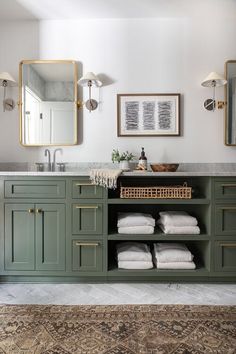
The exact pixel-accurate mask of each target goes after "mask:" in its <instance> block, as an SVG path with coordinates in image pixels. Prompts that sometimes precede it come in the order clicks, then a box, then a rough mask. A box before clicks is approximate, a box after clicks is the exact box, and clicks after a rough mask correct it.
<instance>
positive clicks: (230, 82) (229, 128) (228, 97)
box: [225, 60, 236, 146]
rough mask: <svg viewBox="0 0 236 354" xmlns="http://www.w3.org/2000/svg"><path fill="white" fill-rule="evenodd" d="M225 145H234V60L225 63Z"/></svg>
mask: <svg viewBox="0 0 236 354" xmlns="http://www.w3.org/2000/svg"><path fill="white" fill-rule="evenodd" d="M225 78H226V80H227V85H226V86H225V102H226V105H225V145H227V146H236V60H228V61H227V62H226V63H225Z"/></svg>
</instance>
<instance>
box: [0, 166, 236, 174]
mask: <svg viewBox="0 0 236 354" xmlns="http://www.w3.org/2000/svg"><path fill="white" fill-rule="evenodd" d="M93 168H112V169H114V168H117V166H116V165H114V164H112V163H68V164H66V171H65V172H59V171H56V172H38V171H37V169H36V165H35V164H31V163H0V176H36V177H37V176H38V177H39V176H44V177H47V176H60V177H61V176H89V171H90V170H91V169H93ZM122 175H123V176H132V177H134V176H137V177H140V176H145V177H154V176H155V177H160V176H236V163H180V165H179V168H178V170H177V171H176V172H152V171H145V172H144V171H127V172H123V173H122Z"/></svg>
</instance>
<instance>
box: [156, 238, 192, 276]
mask: <svg viewBox="0 0 236 354" xmlns="http://www.w3.org/2000/svg"><path fill="white" fill-rule="evenodd" d="M153 260H154V263H155V265H156V267H157V268H158V269H195V268H196V265H195V263H194V262H193V255H192V253H191V252H190V251H189V249H188V248H187V247H186V245H184V244H182V243H165V242H163V243H155V244H154V250H153Z"/></svg>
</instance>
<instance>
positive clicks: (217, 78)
mask: <svg viewBox="0 0 236 354" xmlns="http://www.w3.org/2000/svg"><path fill="white" fill-rule="evenodd" d="M226 84H227V80H225V78H224V77H223V76H221V75H219V74H217V73H216V72H211V73H210V74H209V75H208V76H207V77H206V78H205V79H204V80H203V82H202V83H201V85H202V86H204V87H212V88H213V96H212V98H208V99H207V100H205V102H204V107H205V109H207V110H208V111H213V112H214V111H215V108H216V101H215V89H216V87H220V86H224V85H226ZM225 104H226V103H225V102H223V101H219V102H217V107H218V108H223V107H224V105H225Z"/></svg>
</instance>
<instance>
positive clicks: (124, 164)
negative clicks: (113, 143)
mask: <svg viewBox="0 0 236 354" xmlns="http://www.w3.org/2000/svg"><path fill="white" fill-rule="evenodd" d="M134 157H135V156H134V155H133V154H132V153H130V152H128V151H125V152H122V153H121V152H119V150H118V149H116V150H115V149H113V150H112V154H111V159H112V162H113V163H114V162H118V163H119V164H120V165H119V167H120V169H121V170H123V171H129V170H130V166H129V162H130V161H132V160H133V159H134Z"/></svg>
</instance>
